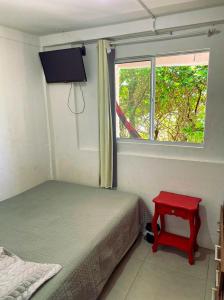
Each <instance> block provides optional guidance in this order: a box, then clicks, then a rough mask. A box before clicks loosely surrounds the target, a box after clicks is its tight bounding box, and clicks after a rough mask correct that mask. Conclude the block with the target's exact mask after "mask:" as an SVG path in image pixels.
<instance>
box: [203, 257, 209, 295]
mask: <svg viewBox="0 0 224 300" xmlns="http://www.w3.org/2000/svg"><path fill="white" fill-rule="evenodd" d="M210 260H211V255H209V260H208V266H207V276H206V280H205V289H204V297H203V299H204V300H206V294H207V293H206V292H207V285H208V272H209V266H210Z"/></svg>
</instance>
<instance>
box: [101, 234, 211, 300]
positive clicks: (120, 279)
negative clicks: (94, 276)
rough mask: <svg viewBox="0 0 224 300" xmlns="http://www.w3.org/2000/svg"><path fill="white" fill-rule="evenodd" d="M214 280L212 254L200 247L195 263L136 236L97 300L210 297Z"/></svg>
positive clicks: (166, 299) (192, 298)
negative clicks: (153, 250)
mask: <svg viewBox="0 0 224 300" xmlns="http://www.w3.org/2000/svg"><path fill="white" fill-rule="evenodd" d="M214 282H215V263H214V253H213V252H211V251H210V250H206V249H203V248H200V249H199V252H197V253H196V262H195V264H194V265H193V266H190V265H189V264H188V260H187V257H186V255H185V254H182V253H181V252H179V251H176V250H174V249H171V248H165V247H162V248H161V247H160V248H159V250H158V252H157V253H154V254H153V253H152V251H151V244H149V243H147V242H146V241H144V240H143V239H142V238H139V239H138V240H137V241H136V243H135V244H134V246H133V247H132V249H131V250H130V251H129V252H128V254H127V255H126V256H125V258H124V259H123V260H122V262H121V263H120V265H119V266H118V267H117V269H116V270H115V271H114V273H113V274H112V276H111V278H110V280H109V281H108V283H107V285H106V286H105V288H104V290H103V292H102V294H101V296H100V298H99V300H210V299H211V288H212V287H213V286H214Z"/></svg>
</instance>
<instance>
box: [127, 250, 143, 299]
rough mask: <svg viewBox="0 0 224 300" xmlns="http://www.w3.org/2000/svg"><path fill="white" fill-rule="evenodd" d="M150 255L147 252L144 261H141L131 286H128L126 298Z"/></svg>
mask: <svg viewBox="0 0 224 300" xmlns="http://www.w3.org/2000/svg"><path fill="white" fill-rule="evenodd" d="M148 256H149V253H147V255H146V256H145V258H144V259H143V260H142V262H141V263H140V266H139V268H138V271H137V272H136V275H135V277H134V279H133V280H132V282H131V284H130V286H129V288H128V291H127V293H126V295H125V297H124V300H126V299H127V297H128V294H129V292H130V290H131V288H132V286H133V285H134V283H135V281H136V279H137V277H138V275H139V273H140V271H141V269H142V267H143V264H144V262H145V261H146V259H147V257H148Z"/></svg>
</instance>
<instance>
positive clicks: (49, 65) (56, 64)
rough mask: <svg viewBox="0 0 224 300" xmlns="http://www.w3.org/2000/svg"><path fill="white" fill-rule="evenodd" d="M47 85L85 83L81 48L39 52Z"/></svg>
mask: <svg viewBox="0 0 224 300" xmlns="http://www.w3.org/2000/svg"><path fill="white" fill-rule="evenodd" d="M39 55H40V60H41V63H42V66H43V69H44V74H45V77H46V81H47V83H56V82H83V81H87V79H86V72H85V67H84V63H83V58H82V48H71V49H63V50H54V51H46V52H40V53H39Z"/></svg>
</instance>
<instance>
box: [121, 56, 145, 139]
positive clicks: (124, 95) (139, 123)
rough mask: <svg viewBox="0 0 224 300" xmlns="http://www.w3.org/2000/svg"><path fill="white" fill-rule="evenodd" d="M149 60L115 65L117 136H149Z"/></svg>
mask: <svg viewBox="0 0 224 300" xmlns="http://www.w3.org/2000/svg"><path fill="white" fill-rule="evenodd" d="M150 72H151V62H150V61H148V60H147V61H138V62H127V63H119V64H116V65H115V87H116V112H117V119H116V120H117V128H116V129H117V137H120V138H138V139H149V132H150V122H149V113H150Z"/></svg>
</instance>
